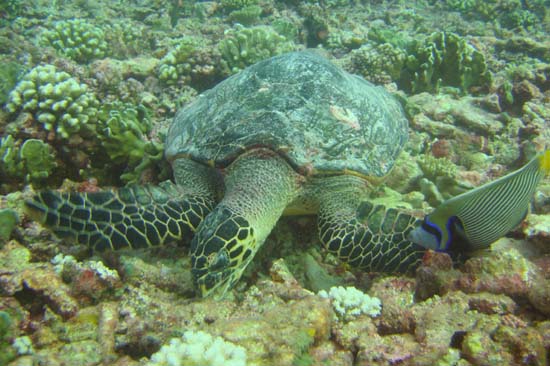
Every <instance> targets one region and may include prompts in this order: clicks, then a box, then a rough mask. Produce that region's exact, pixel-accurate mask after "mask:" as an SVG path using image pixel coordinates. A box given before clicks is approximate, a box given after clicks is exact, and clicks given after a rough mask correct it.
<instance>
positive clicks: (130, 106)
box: [0, 0, 550, 366]
mask: <svg viewBox="0 0 550 366" xmlns="http://www.w3.org/2000/svg"><path fill="white" fill-rule="evenodd" d="M549 34H550V1H547V0H546V1H544V0H533V1H519V0H489V1H477V0H462V1H461V0H442V1H416V2H410V1H351V0H324V1H318V2H317V1H295V0H286V1H283V0H220V1H197V2H194V1H186V0H151V1H144V0H136V1H107V0H99V1H86V0H73V1H64V0H58V1H45V0H30V1H23V0H2V2H1V3H0V61H1V62H0V65H1V67H0V103H1V104H3V109H2V111H1V112H0V136H1V140H0V194H1V195H2V196H0V197H1V199H0V365H10V366H15V365H17V366H26V365H29V366H30V365H41V366H49V365H70V366H72V365H75V366H76V365H114V366H122V365H147V364H151V365H153V364H154V365H161V364H165V365H195V364H197V365H199V364H200V365H223V364H227V365H244V364H245V362H246V364H248V365H334V366H344V365H346V366H347V365H548V364H550V361H549V360H550V318H549V317H550V181H549V180H548V178H546V179H545V180H543V182H542V183H541V184H540V185H539V187H538V189H537V192H536V193H535V196H534V200H533V204H532V207H531V210H530V213H529V215H528V216H527V217H526V220H525V221H524V222H523V223H522V224H521V225H520V226H519V227H518V228H516V229H515V230H513V232H512V233H510V234H509V235H508V236H507V237H505V238H502V239H500V240H499V241H497V242H496V243H494V244H493V245H492V247H491V249H490V250H486V251H483V252H480V253H474V254H473V256H472V257H471V258H468V259H465V260H464V261H460V262H456V263H454V264H453V262H452V260H451V259H450V257H449V256H448V255H447V254H444V253H435V252H428V253H427V254H426V255H425V257H424V260H423V263H422V264H421V266H420V267H419V268H418V269H417V271H416V272H415V273H411V274H409V275H392V274H377V273H364V272H362V271H359V270H356V269H353V268H349V267H348V266H346V265H343V264H341V263H339V262H338V260H337V259H335V258H333V257H332V256H331V255H328V254H327V253H326V252H325V251H324V249H323V248H321V246H320V243H319V239H318V238H317V230H316V224H315V218H312V217H292V218H284V219H282V220H281V221H280V222H279V223H278V225H277V226H276V228H275V229H274V231H273V232H272V234H271V235H270V237H269V238H268V239H267V241H266V243H265V245H264V246H263V248H262V249H261V251H260V253H259V254H258V255H257V257H256V258H255V259H254V262H253V264H252V265H251V266H250V267H251V268H249V269H248V270H247V271H246V273H245V275H244V276H243V278H242V279H241V281H240V282H239V283H238V285H237V286H236V288H235V289H234V290H233V291H232V293H231V294H229V295H228V296H227V298H226V299H224V300H213V299H200V298H198V297H197V296H196V294H195V292H194V289H193V286H192V281H191V276H190V260H189V257H188V249H187V244H188V240H186V243H183V244H182V245H180V246H176V245H167V246H166V247H163V248H156V249H154V250H150V251H125V252H117V253H103V254H101V255H99V254H97V253H96V254H92V253H90V252H89V251H88V250H87V248H82V247H79V246H76V245H74V243H71V240H70V239H69V240H65V242H61V241H60V240H59V239H57V238H56V237H54V236H53V235H52V234H51V232H50V231H48V230H47V229H45V228H43V227H41V226H40V225H39V224H37V223H36V222H34V221H32V220H31V219H30V218H29V217H28V216H26V215H25V213H24V212H23V202H24V200H25V199H27V198H29V197H31V196H32V194H33V191H37V190H41V189H46V188H50V189H62V190H80V191H87V192H89V191H94V190H97V189H102V188H106V187H120V186H123V185H124V184H128V183H156V182H159V181H162V180H164V179H167V178H169V177H170V168H169V167H168V166H167V164H166V163H165V162H164V161H163V159H162V149H163V145H162V144H163V140H164V136H165V134H166V129H167V126H168V125H169V123H170V121H171V119H172V118H173V116H174V115H175V112H176V111H177V110H178V109H179V108H180V107H181V106H184V105H186V104H187V103H189V102H190V101H192V100H193V99H194V98H195V97H196V96H197V95H198V94H199V93H200V92H201V91H204V90H206V89H208V88H211V87H212V86H214V85H216V84H217V83H218V82H220V81H221V80H223V79H225V78H227V77H228V76H229V75H231V74H233V73H235V72H238V71H239V70H240V69H242V68H244V67H246V66H248V65H250V64H252V63H255V62H257V61H259V60H262V59H265V58H268V57H270V56H272V55H276V54H280V53H283V52H288V51H292V50H299V49H305V48H317V49H319V51H320V52H321V53H322V54H324V55H325V56H326V57H327V58H329V59H330V60H332V61H333V62H334V63H336V64H338V65H340V66H341V67H343V68H344V69H346V70H347V71H349V72H352V73H356V74H359V75H361V76H363V77H365V78H366V79H368V80H370V81H372V82H374V83H377V84H380V85H384V86H385V87H386V88H387V89H388V90H390V91H392V92H394V93H395V94H396V95H397V96H398V97H399V98H400V100H401V101H402V103H403V106H404V108H405V111H406V113H407V117H408V119H409V122H410V138H409V143H408V144H407V145H406V146H405V148H404V152H403V153H402V158H401V159H399V160H398V162H397V164H396V166H395V168H394V170H393V172H392V174H391V175H390V176H389V177H388V178H387V179H386V181H385V182H384V183H382V184H380V186H379V187H377V188H376V189H375V190H374V191H373V192H372V197H371V198H372V199H373V200H374V199H376V200H381V201H383V202H385V203H386V204H387V205H393V206H397V207H402V208H403V209H408V210H416V212H418V213H422V212H429V211H430V210H431V209H432V207H437V205H438V204H440V203H441V202H442V201H443V200H445V199H448V198H449V197H452V196H453V195H456V194H458V193H460V192H463V191H465V190H467V189H471V188H472V187H476V186H478V185H480V184H483V183H485V182H488V181H490V180H492V179H495V178H497V177H500V176H503V175H504V174H506V173H507V172H509V171H511V170H513V169H516V168H518V167H520V166H521V165H523V164H525V163H526V162H527V161H529V159H531V158H532V157H533V156H534V155H535V154H536V152H537V151H542V150H543V149H544V148H545V147H546V148H548V146H550V41H549ZM333 286H354V287H356V288H357V289H360V290H361V291H362V292H364V293H366V294H368V295H370V296H371V300H372V298H373V297H376V298H378V299H380V302H381V311H380V313H379V314H376V313H377V311H376V309H375V310H374V311H370V314H367V313H368V311H366V313H362V312H361V311H359V310H357V309H355V310H357V311H353V310H351V309H352V308H353V306H354V305H353V301H354V299H348V300H347V301H349V302H350V304H351V305H350V309H349V313H347V314H344V313H342V309H341V308H340V309H338V308H335V307H334V306H333V305H335V301H336V300H332V303H331V301H330V300H328V299H326V298H324V297H322V296H319V295H318V294H317V293H318V292H319V291H321V290H327V291H328V290H329V289H330V288H331V287H333ZM375 308H376V307H375ZM371 310H372V309H371ZM189 331H193V333H190V332H189ZM198 331H203V332H205V333H208V334H210V335H211V336H213V337H221V338H220V339H223V340H224V341H225V342H227V344H228V347H234V346H235V345H236V346H241V347H243V348H244V352H242V351H243V349H240V348H239V352H236V351H235V352H233V354H231V351H227V350H226V351H227V352H226V353H227V355H225V354H224V352H225V351H223V349H222V348H223V347H221V346H220V344H221V343H220V342H218V343H212V344H207V347H211V348H212V350H211V353H215V354H216V355H217V356H212V355H207V351H208V350H207V349H203V350H202V351H201V354H199V355H198V356H196V357H198V359H200V358H201V357H202V361H192V359H193V357H195V356H192V355H190V354H189V353H187V354H186V353H185V352H191V351H189V349H186V348H185V347H186V346H185V344H184V343H181V342H180V344H179V347H180V348H179V350H176V348H177V347H176V346H174V349H173V350H172V354H171V355H169V356H170V357H168V358H167V360H165V361H159V359H160V358H157V359H156V361H155V362H154V363H153V362H152V361H150V358H151V356H152V355H153V354H155V353H156V352H158V351H159V350H160V349H161V347H162V346H163V345H166V344H168V343H169V342H170V339H172V338H179V339H180V340H181V339H182V338H181V337H182V335H184V334H187V335H188V336H187V341H189V342H190V339H191V337H190V336H189V335H190V334H195V335H196V334H202V333H197V332H198ZM186 332H188V333H186ZM183 339H185V337H184V338H183ZM206 343H208V342H206ZM195 346H196V345H195ZM189 347H191V346H189ZM216 347H218V348H216ZM234 349H236V348H233V350H234ZM178 351H181V353H178ZM168 352H169V350H167V349H165V353H168ZM224 355H225V356H224ZM245 355H246V356H245ZM224 357H227V359H224ZM245 357H246V361H245ZM163 362H164V363H163Z"/></svg>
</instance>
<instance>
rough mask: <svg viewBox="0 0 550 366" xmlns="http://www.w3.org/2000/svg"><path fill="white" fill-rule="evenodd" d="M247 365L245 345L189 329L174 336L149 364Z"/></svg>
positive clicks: (151, 365)
mask: <svg viewBox="0 0 550 366" xmlns="http://www.w3.org/2000/svg"><path fill="white" fill-rule="evenodd" d="M199 365H200V366H222V365H223V366H246V351H245V349H244V348H243V347H240V346H237V345H235V344H233V343H231V342H227V341H225V340H224V339H223V338H220V337H216V338H214V337H212V336H211V335H210V334H208V333H205V332H201V331H199V332H194V331H187V332H185V333H184V334H183V336H182V337H181V338H172V339H171V340H170V344H169V345H164V346H162V348H161V349H160V350H159V351H158V352H157V353H155V354H153V356H152V357H151V362H149V364H148V366H199Z"/></svg>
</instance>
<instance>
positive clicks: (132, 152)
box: [97, 102, 164, 182]
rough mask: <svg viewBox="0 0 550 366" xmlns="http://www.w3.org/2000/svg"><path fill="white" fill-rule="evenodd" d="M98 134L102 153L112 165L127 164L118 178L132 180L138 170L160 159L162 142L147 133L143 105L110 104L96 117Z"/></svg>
mask: <svg viewBox="0 0 550 366" xmlns="http://www.w3.org/2000/svg"><path fill="white" fill-rule="evenodd" d="M98 117H99V118H98V126H97V128H98V135H99V140H100V141H101V144H102V146H103V147H104V148H105V152H106V153H107V155H108V156H109V158H110V159H111V161H112V163H114V164H124V165H125V166H127V169H126V172H125V173H124V174H122V176H121V179H122V180H123V181H125V182H135V181H137V179H138V178H139V176H140V174H141V172H143V170H145V169H146V168H148V167H149V166H150V165H152V164H153V163H155V162H158V161H160V160H162V158H163V148H164V147H163V144H161V143H159V142H156V141H152V140H150V139H149V137H148V136H147V135H148V134H149V133H150V132H151V128H152V124H151V121H150V119H149V116H148V114H147V110H146V109H145V107H143V106H134V105H132V104H129V103H120V102H116V103H111V104H106V105H105V106H103V107H102V108H101V110H100V112H99V116H98Z"/></svg>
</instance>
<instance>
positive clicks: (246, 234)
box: [191, 207, 258, 298]
mask: <svg viewBox="0 0 550 366" xmlns="http://www.w3.org/2000/svg"><path fill="white" fill-rule="evenodd" d="M201 226H204V227H203V228H201V229H200V230H198V232H197V235H195V237H194V238H193V241H192V242H191V264H192V270H191V273H192V275H193V281H194V283H195V287H196V289H197V290H198V291H199V292H200V295H201V296H202V297H207V296H213V297H216V298H221V297H223V296H224V295H225V293H226V292H227V291H228V290H230V289H231V288H232V287H233V286H234V285H235V283H237V281H238V280H239V279H240V278H241V276H242V274H243V271H244V270H245V268H246V267H247V266H248V264H249V263H250V261H251V260H252V258H253V257H254V254H255V253H256V251H257V248H258V245H257V240H256V239H257V238H256V237H255V235H254V230H253V228H252V227H251V226H250V225H249V223H248V221H247V220H246V219H244V218H243V217H242V216H238V215H235V213H233V212H231V211H230V210H228V209H227V208H220V207H218V208H217V209H216V210H214V211H213V212H212V213H211V214H210V215H209V216H208V217H207V218H206V220H205V221H204V222H203V223H202V224H201Z"/></svg>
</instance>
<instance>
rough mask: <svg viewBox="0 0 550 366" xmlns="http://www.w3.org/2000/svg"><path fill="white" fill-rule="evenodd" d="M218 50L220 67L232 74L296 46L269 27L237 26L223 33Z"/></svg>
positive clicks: (291, 49)
mask: <svg viewBox="0 0 550 366" xmlns="http://www.w3.org/2000/svg"><path fill="white" fill-rule="evenodd" d="M218 49H219V51H220V53H221V56H222V67H224V69H225V70H226V72H227V73H231V74H234V73H236V72H238V71H239V70H242V69H244V68H245V67H246V66H249V65H252V64H253V63H256V62H258V61H261V60H264V59H266V58H269V57H271V56H275V55H278V54H281V53H285V52H289V51H293V50H295V49H296V45H295V44H294V42H292V41H290V40H287V39H286V37H284V36H282V35H280V34H278V33H277V32H276V31H275V30H274V29H273V28H271V27H266V26H256V27H251V28H246V27H244V26H242V25H239V24H237V25H235V27H234V28H232V29H230V30H228V31H226V32H225V36H224V39H222V40H221V41H220V43H219V44H218Z"/></svg>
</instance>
